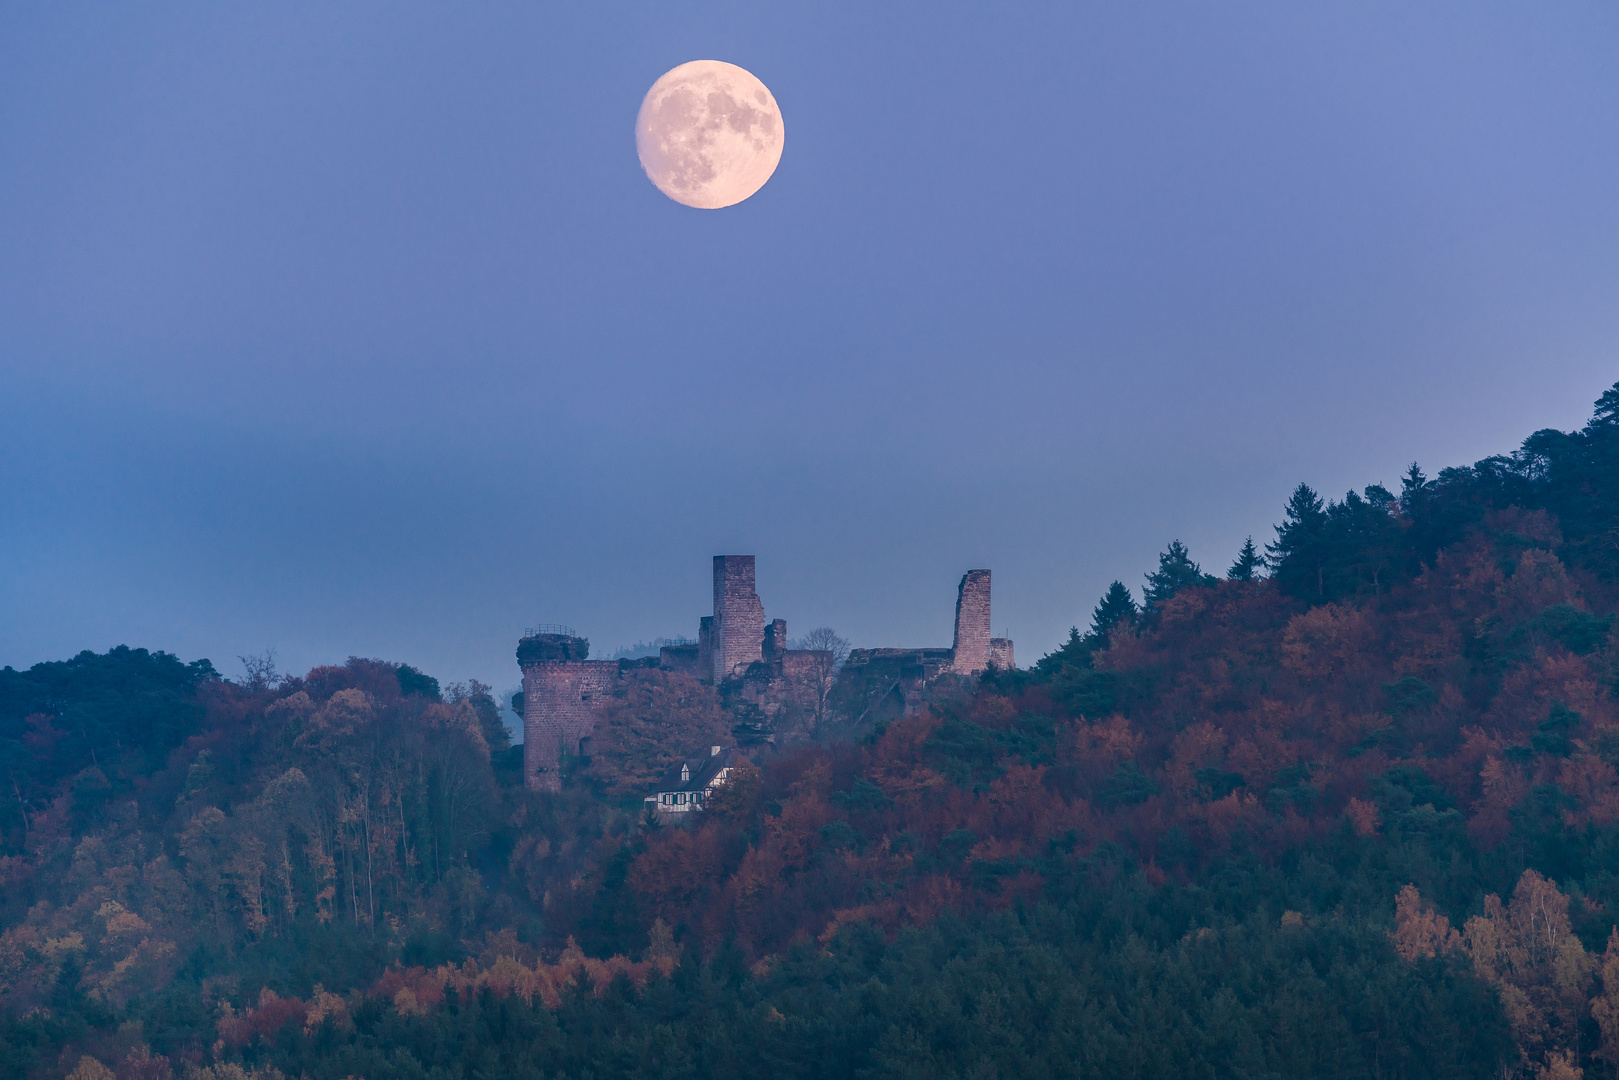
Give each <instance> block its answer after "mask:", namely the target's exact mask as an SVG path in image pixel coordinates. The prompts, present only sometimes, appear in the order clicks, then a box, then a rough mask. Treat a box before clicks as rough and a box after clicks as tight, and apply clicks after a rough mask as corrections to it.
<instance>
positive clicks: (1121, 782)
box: [1096, 761, 1158, 806]
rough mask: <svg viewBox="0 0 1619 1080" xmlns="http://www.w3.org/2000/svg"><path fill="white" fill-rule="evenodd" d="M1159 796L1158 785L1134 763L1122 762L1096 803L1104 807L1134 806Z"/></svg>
mask: <svg viewBox="0 0 1619 1080" xmlns="http://www.w3.org/2000/svg"><path fill="white" fill-rule="evenodd" d="M1156 794H1158V785H1157V784H1155V783H1153V782H1152V777H1150V776H1148V775H1147V774H1146V773H1145V772H1143V771H1142V770H1141V766H1140V765H1137V764H1136V763H1135V762H1134V761H1122V762H1120V763H1119V767H1118V768H1117V769H1115V770H1114V771H1113V775H1112V776H1110V777H1108V779H1107V783H1106V784H1104V785H1103V786H1102V790H1101V791H1099V792H1097V795H1096V802H1097V803H1098V804H1099V805H1102V806H1121V805H1122V806H1133V805H1134V804H1136V803H1142V802H1146V801H1147V800H1148V799H1150V798H1152V797H1153V796H1154V795H1156Z"/></svg>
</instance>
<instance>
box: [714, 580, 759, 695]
mask: <svg viewBox="0 0 1619 1080" xmlns="http://www.w3.org/2000/svg"><path fill="white" fill-rule="evenodd" d="M764 637H765V609H764V605H763V604H761V603H760V602H759V594H758V593H757V592H755V591H754V577H753V556H752V555H716V556H714V630H713V650H714V681H715V682H720V681H721V680H723V679H725V678H726V677H727V676H729V675H731V674H732V673H733V672H736V673H738V674H740V673H741V670H744V669H746V668H747V666H748V665H749V664H752V663H755V662H757V661H759V660H761V659H762V658H763V656H764V652H763V649H764Z"/></svg>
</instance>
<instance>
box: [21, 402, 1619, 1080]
mask: <svg viewBox="0 0 1619 1080" xmlns="http://www.w3.org/2000/svg"><path fill="white" fill-rule="evenodd" d="M1616 481H1619V385H1616V386H1615V388H1614V389H1612V390H1609V391H1608V392H1607V393H1606V394H1604V395H1603V396H1602V398H1601V399H1600V400H1599V401H1598V403H1597V407H1596V411H1595V415H1594V416H1593V418H1592V420H1591V422H1590V423H1589V424H1588V425H1587V426H1586V427H1585V428H1583V429H1582V430H1580V431H1576V432H1567V433H1565V432H1556V431H1543V432H1538V433H1536V434H1535V435H1533V436H1531V437H1530V438H1529V439H1527V440H1526V441H1525V442H1524V444H1523V446H1522V447H1521V448H1520V449H1519V450H1518V451H1517V452H1515V453H1513V454H1510V455H1506V456H1502V457H1496V458H1490V459H1486V460H1485V461H1482V462H1479V463H1477V464H1475V465H1473V466H1470V467H1464V468H1452V469H1445V470H1443V471H1441V472H1439V473H1438V475H1437V476H1435V477H1433V478H1432V479H1429V478H1427V477H1425V476H1424V475H1423V474H1422V473H1421V472H1420V471H1419V470H1418V469H1417V468H1416V467H1415V466H1413V467H1412V469H1411V471H1410V472H1409V473H1408V475H1407V476H1406V477H1404V478H1403V480H1402V481H1401V483H1400V485H1399V488H1400V490H1399V491H1398V492H1395V491H1393V490H1391V489H1389V488H1386V487H1383V486H1379V485H1372V486H1369V487H1367V488H1365V489H1364V490H1362V491H1360V492H1351V493H1348V494H1347V495H1345V496H1344V497H1343V498H1342V499H1333V498H1327V499H1323V498H1322V497H1320V496H1319V495H1318V494H1317V493H1316V492H1314V491H1312V490H1310V489H1309V488H1308V487H1305V486H1303V485H1301V486H1300V487H1299V488H1298V489H1297V490H1295V491H1294V492H1293V493H1292V494H1291V496H1290V497H1289V498H1288V499H1287V501H1286V503H1285V505H1284V506H1283V508H1282V521H1281V524H1280V525H1279V526H1278V527H1277V528H1276V530H1275V533H1274V537H1273V538H1272V539H1271V541H1270V542H1269V543H1268V544H1262V545H1253V544H1250V545H1248V546H1247V547H1245V548H1244V549H1243V551H1242V552H1240V553H1237V555H1236V558H1235V561H1234V562H1233V564H1232V566H1231V567H1230V569H1229V571H1227V572H1226V573H1225V574H1223V575H1215V574H1211V573H1208V572H1206V570H1205V569H1204V568H1203V567H1200V566H1199V565H1198V564H1197V563H1196V562H1195V561H1194V560H1193V558H1192V553H1190V552H1188V551H1187V550H1186V549H1185V547H1184V546H1182V545H1181V544H1180V543H1179V542H1175V543H1172V544H1170V545H1169V546H1168V548H1167V549H1166V550H1165V552H1164V553H1163V554H1162V555H1161V556H1160V557H1159V558H1158V560H1157V566H1156V567H1155V568H1154V569H1153V570H1152V571H1151V573H1150V574H1148V575H1147V578H1146V580H1145V582H1144V585H1145V587H1144V588H1143V589H1142V590H1141V592H1140V596H1141V601H1140V603H1139V604H1138V603H1137V600H1136V597H1135V595H1134V594H1132V592H1131V590H1129V589H1128V588H1127V587H1126V586H1125V585H1124V584H1123V583H1118V584H1116V585H1115V586H1114V587H1113V588H1112V589H1110V590H1109V591H1108V593H1107V594H1106V595H1105V596H1104V597H1103V598H1102V600H1101V601H1100V602H1099V603H1098V605H1097V607H1096V609H1095V610H1094V612H1092V613H1090V614H1089V616H1088V618H1087V620H1086V622H1085V625H1083V626H1080V627H1076V628H1075V630H1074V631H1073V633H1072V634H1071V636H1070V638H1069V640H1068V641H1067V642H1066V643H1065V644H1063V645H1062V647H1060V648H1059V649H1057V650H1055V651H1054V652H1052V653H1051V654H1050V655H1048V656H1046V657H1045V658H1043V659H1042V660H1040V661H1039V662H1038V663H1037V664H1036V665H1035V666H1034V667H1032V668H1031V669H1029V670H1026V671H1019V672H1004V673H992V674H991V675H990V676H988V677H986V678H985V679H984V680H983V681H982V682H981V683H980V684H978V685H976V686H974V687H970V688H966V689H964V690H963V691H962V692H961V693H959V694H953V695H948V696H941V697H940V699H939V700H937V701H935V703H934V704H933V705H932V706H931V707H930V708H929V709H927V710H926V711H924V712H921V713H917V714H914V715H912V716H909V717H905V718H902V719H897V720H893V721H891V722H888V723H886V724H884V725H881V726H880V727H879V728H876V729H872V730H869V731H867V732H865V733H864V734H863V735H862V736H861V737H860V738H859V739H857V740H854V741H846V742H836V743H830V744H827V745H821V746H812V747H809V748H804V749H796V750H793V751H792V752H790V753H785V754H782V755H780V756H774V757H767V756H760V757H759V758H758V761H757V767H756V768H744V769H742V770H740V772H739V774H738V776H737V778H736V780H735V781H734V782H733V783H732V784H731V785H729V786H728V787H727V788H725V789H723V790H722V791H721V792H720V794H719V795H717V796H716V798H715V799H714V800H712V803H711V806H710V808H709V809H708V810H706V811H704V812H703V813H702V814H701V816H700V820H696V821H693V822H692V823H691V825H690V827H685V828H675V827H671V826H660V825H659V824H658V823H657V822H656V821H654V820H650V819H648V818H646V817H644V816H643V814H642V811H641V808H640V804H639V786H638V785H640V784H641V783H643V782H644V779H645V776H647V775H650V773H648V772H647V771H646V770H647V769H648V768H650V767H651V766H649V765H647V764H646V763H645V762H644V761H643V760H642V759H643V757H644V756H645V755H644V754H642V753H641V752H640V751H638V750H637V749H636V748H637V747H657V746H660V745H668V744H674V743H679V742H681V740H684V739H687V738H688V737H695V736H696V735H697V734H698V733H701V734H702V736H703V739H704V740H706V739H707V738H708V737H710V734H711V733H712V732H713V731H714V730H715V727H716V725H718V724H720V723H721V720H720V713H719V704H718V699H717V697H716V695H714V692H713V690H712V689H711V688H708V687H704V686H701V685H700V684H697V683H696V682H695V681H692V680H690V679H689V678H687V677H685V676H681V675H678V674H674V673H668V672H660V671H657V670H655V669H647V670H645V671H638V672H637V674H636V677H635V678H634V679H630V680H626V689H625V690H624V691H623V697H622V698H621V700H618V701H615V702H613V703H610V705H609V706H608V708H607V710H606V712H605V713H604V715H606V716H607V717H608V718H609V722H608V723H606V724H605V725H604V727H603V731H602V737H601V739H600V740H599V741H601V742H602V743H603V745H602V747H600V748H598V750H597V751H596V752H595V754H596V756H595V757H594V758H593V759H591V760H588V761H579V762H573V763H571V765H570V769H571V771H570V772H569V773H568V776H567V783H566V785H565V787H564V790H563V792H562V793H561V794H560V795H554V796H553V795H544V794H534V793H527V792H524V791H523V790H522V789H521V787H520V784H519V770H518V760H517V751H514V750H513V749H510V748H508V746H507V744H506V740H505V733H504V731H503V729H502V728H501V726H500V723H499V720H498V711H497V707H496V704H495V702H494V701H492V700H491V699H490V697H489V695H488V688H487V687H483V686H481V685H478V684H471V685H453V686H447V687H442V688H441V687H440V686H439V684H438V683H437V682H435V681H434V680H433V679H431V678H429V677H427V676H425V675H423V674H422V673H420V672H418V671H416V670H415V669H413V668H410V667H407V666H402V665H399V664H396V663H384V662H381V661H374V660H359V659H351V660H350V661H348V663H346V664H344V665H341V666H332V667H321V668H316V669H315V670H313V671H311V672H309V673H308V674H307V675H304V676H302V677H299V678H279V677H274V676H273V674H271V673H268V672H265V671H262V670H261V671H259V672H258V673H257V676H256V677H254V678H248V679H243V680H238V681H236V682H231V681H227V680H225V679H222V678H220V677H219V676H218V675H217V674H216V673H215V671H214V669H213V667H212V666H211V665H210V664H209V663H208V662H207V661H197V662H195V663H191V664H185V663H182V662H181V661H180V660H177V659H175V658H174V657H170V656H167V655H165V654H162V653H147V652H145V651H143V650H129V649H116V650H113V651H112V652H110V653H107V654H102V655H97V654H93V653H84V654H81V655H80V656H79V657H76V658H74V659H73V660H70V661H66V662H64V663H57V664H41V665H39V666H37V667H35V668H32V669H30V670H28V671H25V672H17V671H13V670H11V669H9V668H8V669H5V670H4V671H3V672H0V756H3V760H4V762H5V764H6V767H7V775H6V776H5V777H4V778H3V779H4V782H5V785H6V787H7V788H8V791H7V792H6V795H7V797H8V802H7V804H6V809H5V810H4V811H3V817H0V829H3V842H4V849H3V850H4V855H3V856H0V920H3V923H0V927H3V935H0V1080H10V1078H18V1080H22V1078H25V1077H27V1078H34V1077H38V1078H55V1077H61V1076H69V1075H71V1076H72V1078H73V1080H109V1078H110V1077H112V1076H114V1075H116V1077H117V1080H165V1078H167V1077H170V1076H173V1077H178V1078H195V1080H225V1078H226V1077H227V1076H229V1077H231V1078H232V1080H235V1078H238V1077H241V1076H242V1075H243V1074H244V1071H245V1072H246V1073H251V1074H264V1075H273V1074H274V1073H275V1072H280V1073H283V1074H285V1075H287V1076H298V1075H308V1076H311V1077H319V1078H322V1080H325V1078H330V1080H343V1078H345V1077H349V1076H361V1077H366V1078H370V1080H379V1078H381V1077H388V1076H410V1077H417V1076H420V1077H427V1076H432V1077H441V1076H442V1077H469V1078H470V1077H484V1076H488V1077H494V1076H496V1075H501V1076H507V1075H510V1076H534V1077H539V1076H580V1077H583V1076H595V1077H607V1076H654V1075H656V1076H660V1077H668V1076H686V1075H691V1076H699V1075H702V1076H714V1075H720V1076H732V1075H735V1076H758V1075H782V1076H806V1077H809V1076H848V1075H855V1074H858V1075H871V1076H889V1075H892V1076H930V1077H931V1076H1072V1075H1082V1076H1083V1075H1096V1076H1119V1075H1130V1076H1141V1077H1183V1076H1210V1077H1214V1076H1278V1077H1281V1076H1286V1077H1306V1076H1335V1077H1342V1076H1350V1077H1360V1076H1365V1077H1376V1076H1391V1077H1393V1076H1398V1077H1430V1076H1431V1077H1478V1076H1492V1075H1494V1076H1501V1075H1519V1076H1546V1077H1557V1078H1568V1077H1573V1076H1578V1075H1581V1073H1582V1072H1583V1073H1584V1074H1585V1075H1588V1076H1593V1077H1595V1076H1606V1075H1619V933H1616V931H1615V925H1616V920H1619V771H1616V765H1619V700H1616V695H1619V646H1616V645H1615V644H1614V640H1613V635H1612V633H1611V630H1612V624H1613V620H1614V614H1615V610H1616V608H1619V486H1616ZM1261 547H1263V552H1261V550H1260V548H1261ZM660 733H663V734H666V735H667V739H660ZM654 764H659V763H654ZM694 817H695V815H694Z"/></svg>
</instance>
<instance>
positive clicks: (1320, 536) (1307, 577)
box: [1265, 484, 1327, 596]
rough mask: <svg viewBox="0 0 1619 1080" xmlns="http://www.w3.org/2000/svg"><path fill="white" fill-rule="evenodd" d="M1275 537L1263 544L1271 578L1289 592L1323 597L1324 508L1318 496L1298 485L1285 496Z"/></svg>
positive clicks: (1325, 583) (1324, 577) (1324, 576)
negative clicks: (1272, 540)
mask: <svg viewBox="0 0 1619 1080" xmlns="http://www.w3.org/2000/svg"><path fill="white" fill-rule="evenodd" d="M1282 513H1283V518H1282V523H1281V524H1280V525H1278V526H1276V540H1275V541H1274V542H1272V543H1269V544H1266V545H1265V551H1266V552H1267V554H1268V555H1269V562H1270V565H1271V568H1272V573H1271V578H1272V579H1273V580H1274V581H1275V582H1276V584H1277V585H1278V586H1279V587H1280V588H1281V589H1282V590H1283V591H1284V592H1287V593H1289V594H1292V595H1295V596H1297V595H1314V596H1325V595H1326V591H1327V579H1326V574H1327V570H1326V561H1327V511H1326V508H1325V507H1324V506H1323V505H1322V503H1321V496H1319V495H1317V494H1316V493H1315V492H1314V491H1313V490H1311V488H1310V486H1309V485H1308V484H1300V485H1299V486H1298V487H1296V488H1294V489H1293V494H1292V495H1291V496H1289V497H1288V500H1287V506H1286V507H1285V508H1284V509H1283V511H1282Z"/></svg>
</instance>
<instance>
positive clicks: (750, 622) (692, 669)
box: [517, 555, 1016, 791]
mask: <svg viewBox="0 0 1619 1080" xmlns="http://www.w3.org/2000/svg"><path fill="white" fill-rule="evenodd" d="M989 612H990V608H989V571H988V570H969V571H967V573H966V575H964V576H963V577H962V579H961V584H960V586H959V587H958V588H957V592H956V624H955V637H954V639H953V640H952V643H951V646H950V648H948V649H945V648H936V649H857V650H855V651H854V652H853V653H851V654H850V657H849V665H848V666H849V667H851V668H860V669H862V670H864V669H865V668H868V667H872V666H874V665H875V666H877V667H884V666H885V665H886V666H887V667H892V668H893V669H894V670H895V671H898V672H901V675H900V676H899V677H898V678H897V679H896V683H895V686H896V688H897V690H896V692H897V693H898V694H899V695H900V697H901V698H902V700H903V708H904V710H905V711H909V710H911V709H914V708H915V707H916V706H917V705H919V704H920V702H921V700H922V692H923V689H924V688H925V687H926V686H927V684H929V683H931V682H933V681H935V680H937V679H939V678H940V677H942V676H946V675H952V676H958V677H970V676H976V675H980V674H982V673H983V672H984V671H986V670H988V669H990V668H997V669H1000V670H1010V669H1011V668H1013V667H1014V666H1016V665H1015V664H1014V662H1013V656H1012V642H1011V641H1010V640H1009V639H1007V638H997V637H991V636H990V614H989ZM589 653H590V643H589V642H588V641H586V640H585V639H584V638H581V637H579V636H577V635H576V634H574V632H573V631H572V630H571V629H570V628H568V627H565V626H541V627H535V628H532V629H530V630H529V631H528V632H527V633H526V634H524V636H523V639H522V640H521V641H520V642H519V643H518V646H517V662H518V665H519V666H520V667H521V668H522V672H523V708H522V711H523V781H524V784H525V785H526V786H527V787H529V788H531V789H534V790H539V791H559V790H561V787H562V777H561V774H560V772H559V767H560V765H561V761H562V758H563V756H564V755H574V754H579V753H581V752H582V751H583V749H584V747H585V746H586V740H588V739H589V738H590V736H591V734H592V732H593V731H594V730H595V726H596V707H597V704H598V703H599V701H600V700H601V699H602V698H603V697H606V696H608V695H610V694H612V693H613V689H614V685H615V683H616V682H617V680H618V679H619V678H620V677H621V676H622V675H623V673H624V672H625V671H627V670H629V669H630V668H632V667H636V666H657V667H661V668H664V669H667V670H671V671H685V672H689V673H690V674H692V675H695V676H696V677H697V678H699V679H701V680H702V681H703V682H705V683H711V684H713V685H715V686H718V687H724V688H725V689H726V691H727V693H729V694H731V696H732V697H733V698H734V702H735V708H736V710H738V711H742V710H749V711H751V712H752V713H753V714H756V715H758V716H760V717H763V718H764V719H765V720H767V721H768V720H769V719H770V718H771V717H773V716H775V715H777V714H779V713H780V712H781V711H782V710H785V709H792V708H798V709H804V708H811V707H815V706H816V705H817V704H819V705H821V706H824V704H825V701H826V693H825V689H826V688H825V686H824V685H818V683H819V682H820V681H822V680H829V679H831V678H832V677H833V674H834V673H833V668H832V657H831V654H830V653H825V652H820V651H816V650H809V649H789V648H788V647H787V620H785V619H773V620H771V621H770V622H768V623H767V622H765V615H764V604H763V603H762V602H761V601H760V599H759V593H758V590H757V588H756V583H755V577H754V557H753V556H752V555H716V556H714V612H713V614H712V615H705V616H703V617H702V618H701V619H700V620H699V623H698V631H697V642H696V644H692V645H669V646H665V647H664V648H663V650H662V652H661V653H660V654H659V656H658V658H657V659H656V660H655V661H618V660H591V659H588V657H589Z"/></svg>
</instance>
